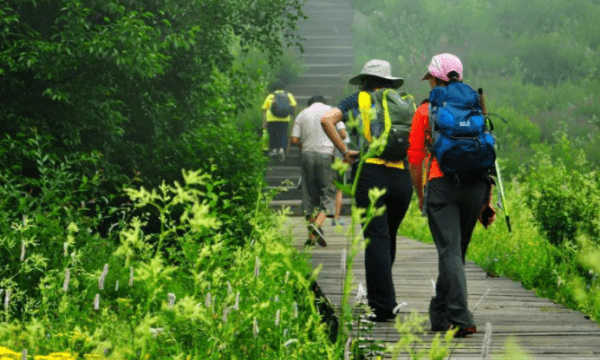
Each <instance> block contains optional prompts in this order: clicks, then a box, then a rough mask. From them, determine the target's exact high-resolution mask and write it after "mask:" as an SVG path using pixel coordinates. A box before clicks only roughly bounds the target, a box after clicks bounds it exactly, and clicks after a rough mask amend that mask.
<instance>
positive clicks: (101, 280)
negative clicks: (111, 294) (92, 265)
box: [98, 264, 108, 290]
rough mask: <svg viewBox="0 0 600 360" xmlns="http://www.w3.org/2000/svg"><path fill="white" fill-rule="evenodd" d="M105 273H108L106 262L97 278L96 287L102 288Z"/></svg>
mask: <svg viewBox="0 0 600 360" xmlns="http://www.w3.org/2000/svg"><path fill="white" fill-rule="evenodd" d="M106 275H108V264H104V269H103V270H102V274H101V275H100V279H98V288H99V289H100V290H104V280H105V279H106Z"/></svg>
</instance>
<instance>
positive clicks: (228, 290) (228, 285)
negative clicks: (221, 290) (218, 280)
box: [227, 281, 233, 294]
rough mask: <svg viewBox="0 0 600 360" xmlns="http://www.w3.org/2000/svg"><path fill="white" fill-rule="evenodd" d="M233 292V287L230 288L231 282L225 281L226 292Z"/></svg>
mask: <svg viewBox="0 0 600 360" xmlns="http://www.w3.org/2000/svg"><path fill="white" fill-rule="evenodd" d="M232 292H233V289H232V288H231V283H230V282H229V281H227V294H231V293H232Z"/></svg>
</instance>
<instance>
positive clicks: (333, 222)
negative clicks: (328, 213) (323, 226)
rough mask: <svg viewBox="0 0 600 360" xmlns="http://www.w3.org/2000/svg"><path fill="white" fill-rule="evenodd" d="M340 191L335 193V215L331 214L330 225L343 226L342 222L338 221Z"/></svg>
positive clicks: (340, 205)
mask: <svg viewBox="0 0 600 360" xmlns="http://www.w3.org/2000/svg"><path fill="white" fill-rule="evenodd" d="M342 196H343V194H342V190H339V189H336V192H335V213H334V214H333V219H332V222H331V224H332V225H338V224H339V225H345V223H344V222H343V220H341V219H340V215H341V213H342Z"/></svg>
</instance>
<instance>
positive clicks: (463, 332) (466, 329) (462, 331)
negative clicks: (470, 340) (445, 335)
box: [431, 323, 477, 338]
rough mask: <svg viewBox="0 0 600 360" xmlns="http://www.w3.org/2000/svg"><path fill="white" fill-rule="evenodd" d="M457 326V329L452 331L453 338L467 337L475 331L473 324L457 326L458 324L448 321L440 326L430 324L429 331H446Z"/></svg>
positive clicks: (475, 327)
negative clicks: (454, 331)
mask: <svg viewBox="0 0 600 360" xmlns="http://www.w3.org/2000/svg"><path fill="white" fill-rule="evenodd" d="M456 328H458V330H457V331H456V333H454V337H455V338H464V337H467V336H469V335H472V334H475V333H476V332H477V326H475V325H469V326H459V325H454V324H451V323H448V324H446V325H443V326H440V325H432V326H431V331H436V332H437V331H444V332H445V331H448V330H454V329H456Z"/></svg>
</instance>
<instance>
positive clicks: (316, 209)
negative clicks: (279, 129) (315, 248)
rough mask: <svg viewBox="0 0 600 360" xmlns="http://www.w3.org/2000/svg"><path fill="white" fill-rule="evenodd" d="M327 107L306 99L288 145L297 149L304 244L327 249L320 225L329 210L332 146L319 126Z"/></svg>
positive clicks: (315, 99)
mask: <svg viewBox="0 0 600 360" xmlns="http://www.w3.org/2000/svg"><path fill="white" fill-rule="evenodd" d="M330 109H331V106H329V105H326V104H325V99H324V98H323V97H322V96H320V95H315V96H313V97H311V98H310V99H309V100H308V107H307V108H306V109H304V110H302V111H301V112H300V114H298V116H297V117H296V120H295V121H294V127H293V128H292V138H291V143H292V144H294V145H297V146H298V147H299V148H300V150H301V178H302V211H303V212H304V215H305V216H306V217H307V219H308V221H309V227H308V229H309V240H308V241H307V242H306V245H314V243H315V242H316V243H317V244H319V245H320V246H323V247H325V246H327V243H326V242H325V238H324V237H323V231H322V230H321V225H322V224H323V222H324V221H325V218H326V216H327V215H326V211H327V210H328V209H332V208H333V204H332V200H333V199H332V198H331V196H330V195H329V194H330V193H329V188H330V186H331V182H332V180H333V175H334V173H333V170H332V169H331V163H332V161H333V150H334V146H333V143H332V142H331V140H329V137H327V134H325V132H324V131H323V128H322V127H321V117H322V116H323V114H325V113H326V112H327V111H329V110H330Z"/></svg>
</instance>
